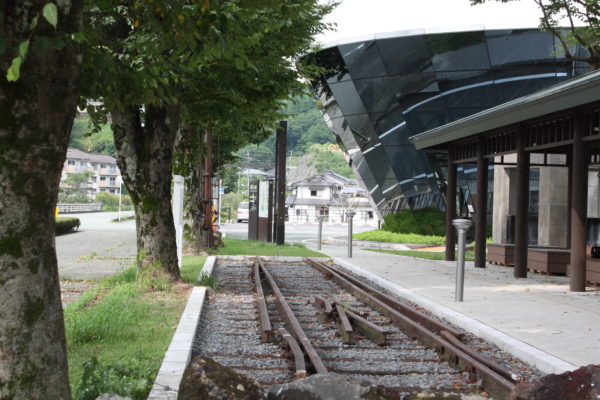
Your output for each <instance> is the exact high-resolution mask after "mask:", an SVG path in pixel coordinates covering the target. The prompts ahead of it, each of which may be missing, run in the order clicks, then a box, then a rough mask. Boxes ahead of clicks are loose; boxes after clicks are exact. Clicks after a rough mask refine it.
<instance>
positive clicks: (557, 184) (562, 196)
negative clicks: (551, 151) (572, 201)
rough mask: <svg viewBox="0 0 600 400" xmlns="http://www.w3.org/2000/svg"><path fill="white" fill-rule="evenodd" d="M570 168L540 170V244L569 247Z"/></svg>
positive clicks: (545, 168)
mask: <svg viewBox="0 0 600 400" xmlns="http://www.w3.org/2000/svg"><path fill="white" fill-rule="evenodd" d="M567 189H568V168H567V167H543V168H540V194H539V198H540V202H539V206H538V244H539V245H543V246H560V247H566V246H567V219H568V216H567V206H568V201H569V199H568V190H567Z"/></svg>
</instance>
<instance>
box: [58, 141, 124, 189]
mask: <svg viewBox="0 0 600 400" xmlns="http://www.w3.org/2000/svg"><path fill="white" fill-rule="evenodd" d="M85 171H90V172H91V173H92V174H91V177H90V181H89V183H88V188H89V196H90V197H91V198H94V197H95V196H96V193H100V192H107V193H111V194H117V193H119V184H120V182H121V173H120V172H119V168H118V167H117V160H116V159H115V158H114V157H111V156H109V155H106V154H94V153H86V152H84V151H81V150H79V149H76V148H73V147H69V148H68V150H67V159H66V160H65V164H64V166H63V170H62V175H61V187H64V183H63V182H64V181H65V179H66V178H68V177H69V175H71V174H75V173H82V172H85Z"/></svg>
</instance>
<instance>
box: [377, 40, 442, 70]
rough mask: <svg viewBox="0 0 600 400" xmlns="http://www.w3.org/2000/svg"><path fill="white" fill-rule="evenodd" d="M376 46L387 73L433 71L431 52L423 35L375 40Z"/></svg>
mask: <svg viewBox="0 0 600 400" xmlns="http://www.w3.org/2000/svg"><path fill="white" fill-rule="evenodd" d="M377 48H378V49H379V54H380V55H381V59H382V60H383V65H384V66H385V70H386V71H387V73H388V74H389V75H407V74H416V73H419V72H426V71H433V66H432V63H431V52H430V51H429V48H428V47H427V46H426V43H425V37H424V35H415V36H405V37H399V38H392V39H380V40H377Z"/></svg>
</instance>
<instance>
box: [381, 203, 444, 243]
mask: <svg viewBox="0 0 600 400" xmlns="http://www.w3.org/2000/svg"><path fill="white" fill-rule="evenodd" d="M382 229H383V230H384V231H389V232H394V233H414V234H417V235H432V236H445V235H446V213H444V212H442V211H439V210H438V209H436V208H433V207H427V208H422V209H420V210H402V211H400V212H397V213H396V214H391V215H388V216H387V217H385V218H384V224H383V227H382Z"/></svg>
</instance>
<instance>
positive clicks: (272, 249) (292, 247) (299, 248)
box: [209, 238, 327, 257]
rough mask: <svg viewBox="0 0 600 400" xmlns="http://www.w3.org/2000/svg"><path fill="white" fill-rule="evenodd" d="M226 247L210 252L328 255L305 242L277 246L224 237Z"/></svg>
mask: <svg viewBox="0 0 600 400" xmlns="http://www.w3.org/2000/svg"><path fill="white" fill-rule="evenodd" d="M223 243H224V244H225V246H224V247H221V248H220V249H218V250H215V251H209V254H216V255H249V256H282V257H286V256H287V257H327V256H326V255H324V254H321V253H318V252H316V251H312V250H309V249H307V248H306V246H304V245H303V244H300V243H294V244H287V243H286V244H285V245H284V246H277V245H276V244H275V243H267V242H258V241H254V240H245V239H231V238H223Z"/></svg>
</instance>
